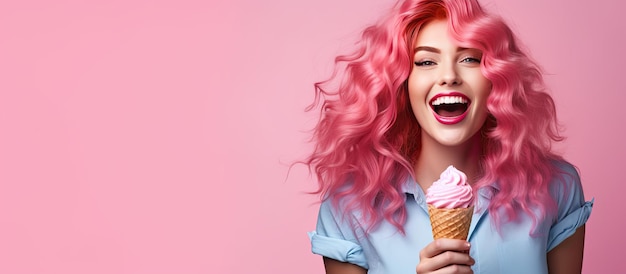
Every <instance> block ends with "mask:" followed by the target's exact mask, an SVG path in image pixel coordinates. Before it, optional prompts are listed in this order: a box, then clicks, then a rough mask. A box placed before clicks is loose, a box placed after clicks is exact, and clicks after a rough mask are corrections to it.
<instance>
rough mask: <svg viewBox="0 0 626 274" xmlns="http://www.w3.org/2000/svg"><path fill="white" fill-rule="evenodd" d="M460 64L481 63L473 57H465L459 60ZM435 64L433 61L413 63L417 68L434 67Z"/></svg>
mask: <svg viewBox="0 0 626 274" xmlns="http://www.w3.org/2000/svg"><path fill="white" fill-rule="evenodd" d="M461 62H463V63H479V64H480V62H481V60H480V58H475V57H465V58H463V59H462V60H461ZM435 64H436V63H435V62H433V61H429V60H427V61H419V62H415V65H416V66H418V67H423V66H432V65H435Z"/></svg>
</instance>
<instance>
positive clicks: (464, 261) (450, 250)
mask: <svg viewBox="0 0 626 274" xmlns="http://www.w3.org/2000/svg"><path fill="white" fill-rule="evenodd" d="M469 249H470V245H469V243H468V242H467V241H463V240H454V239H437V240H434V241H432V242H431V243H430V244H428V245H427V246H426V247H424V249H422V251H420V263H419V264H418V265H417V267H416V268H415V273H418V274H426V273H474V272H473V271H472V269H471V268H470V267H471V266H472V265H473V264H474V259H472V257H470V255H469Z"/></svg>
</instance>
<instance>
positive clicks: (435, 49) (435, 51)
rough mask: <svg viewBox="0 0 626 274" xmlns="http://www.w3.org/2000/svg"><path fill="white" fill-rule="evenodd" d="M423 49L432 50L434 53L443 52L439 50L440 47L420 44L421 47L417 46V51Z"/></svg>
mask: <svg viewBox="0 0 626 274" xmlns="http://www.w3.org/2000/svg"><path fill="white" fill-rule="evenodd" d="M421 50H425V51H430V52H434V53H441V50H439V49H438V48H433V47H426V46H419V47H417V48H415V52H418V51H421Z"/></svg>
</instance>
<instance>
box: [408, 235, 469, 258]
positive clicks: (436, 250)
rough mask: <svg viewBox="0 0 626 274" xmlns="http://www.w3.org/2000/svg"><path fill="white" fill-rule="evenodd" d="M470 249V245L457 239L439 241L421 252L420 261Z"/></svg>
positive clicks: (435, 241) (433, 242)
mask: <svg viewBox="0 0 626 274" xmlns="http://www.w3.org/2000/svg"><path fill="white" fill-rule="evenodd" d="M469 249H470V243H469V242H467V241H463V240H455V239H437V240H434V241H432V242H431V243H430V244H428V245H427V246H426V247H424V249H422V250H421V251H420V259H424V258H432V257H434V256H437V255H439V254H441V253H443V252H445V251H458V252H464V251H468V250H469Z"/></svg>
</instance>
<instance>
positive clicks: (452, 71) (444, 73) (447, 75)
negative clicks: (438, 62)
mask: <svg viewBox="0 0 626 274" xmlns="http://www.w3.org/2000/svg"><path fill="white" fill-rule="evenodd" d="M440 68H441V75H440V77H439V85H441V86H455V85H460V84H461V83H462V81H461V77H460V76H459V74H458V72H457V71H456V67H455V66H454V64H449V65H442V66H440Z"/></svg>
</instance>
